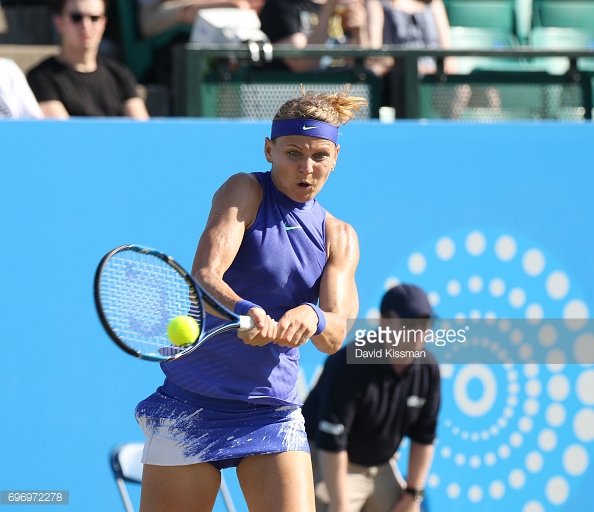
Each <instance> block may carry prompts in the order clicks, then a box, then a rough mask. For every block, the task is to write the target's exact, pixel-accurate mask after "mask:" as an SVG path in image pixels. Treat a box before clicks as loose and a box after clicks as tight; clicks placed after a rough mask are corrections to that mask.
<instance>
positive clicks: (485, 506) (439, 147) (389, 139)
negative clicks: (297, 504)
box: [0, 120, 594, 512]
mask: <svg viewBox="0 0 594 512" xmlns="http://www.w3.org/2000/svg"><path fill="white" fill-rule="evenodd" d="M268 131H269V124H268V123H257V122H256V123H253V122H238V121H216V122H215V121H200V120H191V121H190V120H187V121H184V120H175V121H174V120H172V121H165V120H164V121H157V120H154V121H150V122H148V123H133V122H127V121H97V120H94V121H93V120H76V121H75V120H73V121H69V122H64V123H59V122H50V121H47V122H46V121H44V122H8V121H7V122H2V123H0V155H2V157H1V162H0V209H1V210H0V213H1V215H0V249H1V251H0V254H1V256H0V262H1V264H0V318H1V319H2V329H1V330H0V346H1V347H2V353H3V356H4V360H3V363H2V369H1V370H0V490H51V489H61V490H69V491H70V505H69V507H70V508H69V510H73V511H74V510H76V511H95V510H123V507H122V504H121V500H120V498H119V495H118V492H117V489H116V486H115V483H114V481H113V478H112V476H111V474H110V470H109V466H108V460H107V459H108V453H109V451H110V449H111V448H112V447H113V446H114V445H116V444H118V443H120V442H124V441H140V440H141V432H140V430H139V428H138V426H137V425H136V422H135V420H134V416H133V410H134V406H135V405H136V403H137V402H138V401H139V400H140V399H142V398H144V397H145V396H147V395H148V394H150V393H151V392H152V391H153V390H154V389H155V388H156V387H157V386H158V385H159V384H160V383H161V380H162V376H161V373H160V370H159V367H158V366H157V365H154V364H152V363H148V362H144V361H140V360H135V359H133V358H131V357H129V356H127V355H125V354H124V353H123V352H121V351H120V350H119V349H118V348H117V347H116V346H115V345H114V344H113V343H112V342H111V341H109V339H108V338H107V336H106V335H105V333H104V332H103V331H102V328H101V326H100V324H99V321H98V319H97V317H96V314H95V310H94V305H93V300H92V281H93V275H94V271H95V268H96V265H97V263H98V262H99V259H100V258H101V257H102V256H103V254H105V253H106V252H107V251H108V250H110V249H111V248H113V247H115V246H117V245H120V244H123V243H140V244H144V245H150V246H152V247H157V248H159V249H162V250H164V251H166V252H169V253H171V254H172V255H174V256H175V257H176V259H177V260H178V261H179V262H180V263H181V264H182V265H184V266H186V267H189V266H190V265H191V262H192V258H193V254H194V250H195V248H196V244H197V240H198V237H199V235H200V233H201V230H202V229H203V227H204V223H205V221H206V216H207V213H208V209H209V205H210V199H211V197H212V194H213V193H214V192H215V190H216V189H217V187H218V186H219V185H220V184H221V183H222V182H223V180H224V179H225V178H226V177H227V176H229V175H230V174H232V173H235V172H239V171H244V172H251V171H262V170H267V169H268V164H267V163H266V161H265V159H264V156H263V147H264V137H265V136H266V135H267V134H268ZM593 137H594V126H593V125H591V124H579V125H578V124H576V125H573V124H548V123H538V124H521V123H519V124H500V125H473V124H447V123H441V124H439V123H435V124H433V123H431V124H427V123H414V122H410V123H408V122H400V123H395V124H392V125H383V124H379V123H377V122H366V123H364V122H359V123H358V122H352V123H350V124H349V125H347V126H345V127H343V128H341V136H340V142H341V145H342V148H341V153H340V157H339V161H338V165H337V168H336V172H335V173H333V174H332V176H331V178H330V180H329V182H328V184H327V185H326V187H325V189H324V190H323V191H322V193H321V194H320V196H319V199H320V201H321V202H322V204H323V205H324V206H325V207H326V208H327V209H328V210H329V211H330V212H331V213H333V214H334V215H335V216H337V217H339V218H341V219H343V220H345V221H347V222H349V223H350V224H352V225H353V226H354V227H355V229H356V230H357V232H358V235H359V240H360V245H361V262H360V265H359V269H358V272H357V282H358V287H359V292H360V302H361V310H360V316H361V317H365V316H367V315H369V316H374V315H376V314H377V305H378V302H379V299H380V297H381V295H382V293H383V291H384V289H385V287H386V286H389V285H390V284H391V283H394V282H397V281H403V282H404V281H406V282H413V283H416V284H419V285H421V286H422V287H423V288H425V289H426V290H427V292H428V293H429V294H430V297H431V300H432V302H433V304H434V307H435V310H436V312H437V313H438V314H439V315H440V316H441V317H442V318H454V317H460V318H485V317H497V318H528V317H531V318H541V319H549V318H550V319H563V318H572V317H574V318H589V315H590V314H591V312H592V311H593V309H594V272H593V270H594V268H593V267H594V265H593V262H594V244H593V242H592V234H593V229H592V225H593V221H594V214H593V208H592V191H593V190H594V177H593V176H594V174H593V171H594V164H593V162H594V149H593V148H594V145H593V144H592V140H593ZM502 333H504V334H505V336H508V337H509V340H511V342H513V340H514V337H516V338H517V337H518V336H520V337H521V333H517V332H515V333H505V330H504V329H503V328H502ZM588 336H591V335H588V334H587V333H576V344H577V343H594V337H588ZM578 338H579V339H578ZM576 346H577V345H576ZM323 360H324V357H323V356H322V355H321V354H318V353H316V352H315V350H314V349H313V348H312V347H311V346H308V347H307V348H306V349H305V350H304V351H303V353H302V363H303V364H302V367H303V370H304V374H305V377H306V379H307V380H308V381H310V382H311V380H312V379H313V378H315V374H316V372H317V371H318V369H319V366H320V364H322V363H323ZM528 362H529V360H528V359H527V360H526V363H528ZM442 377H443V406H442V411H441V415H440V422H439V427H438V428H439V432H438V436H439V440H438V444H437V446H436V454H435V460H434V463H433V466H432V469H431V473H430V476H429V479H428V488H427V494H428V499H427V506H428V508H429V510H430V511H431V512H436V511H438V512H439V511H452V510H456V511H458V510H459V511H465V512H466V511H473V510H479V509H480V510H481V511H482V512H484V511H495V510H500V509H502V508H505V509H507V510H510V511H512V510H513V511H521V512H543V511H570V510H571V511H572V512H582V511H583V512H585V511H588V510H591V492H589V491H590V490H591V488H592V485H594V367H593V366H592V365H576V364H566V365H564V364H557V365H552V364H548V365H547V364H536V365H535V364H500V365H478V364H477V365H443V367H442ZM406 450H407V447H406V443H405V446H404V447H403V457H402V459H401V460H403V461H405V460H406ZM405 469H406V464H405V462H404V464H403V470H405ZM225 475H226V478H227V479H228V481H229V485H230V487H231V490H232V492H233V495H234V498H235V505H236V508H237V510H246V507H245V504H244V503H243V501H242V498H241V495H240V492H239V488H238V485H237V482H236V480H234V473H233V470H225ZM134 492H136V491H134ZM134 492H133V498H134V500H137V498H138V494H137V492H136V494H134ZM32 508H33V509H35V506H33V507H32ZM217 510H223V507H222V504H221V503H217Z"/></svg>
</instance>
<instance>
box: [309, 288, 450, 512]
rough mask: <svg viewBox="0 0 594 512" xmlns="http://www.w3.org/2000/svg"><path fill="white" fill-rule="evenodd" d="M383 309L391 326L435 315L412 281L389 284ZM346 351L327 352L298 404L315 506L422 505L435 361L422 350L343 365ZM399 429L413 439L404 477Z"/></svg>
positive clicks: (377, 509)
mask: <svg viewBox="0 0 594 512" xmlns="http://www.w3.org/2000/svg"><path fill="white" fill-rule="evenodd" d="M380 312H381V318H382V322H383V323H386V324H389V325H390V326H391V328H394V326H398V325H399V322H400V325H404V323H405V321H403V320H402V319H413V318H415V319H417V318H418V319H426V320H425V321H423V320H419V321H418V322H422V323H421V324H419V325H422V326H423V329H427V328H430V326H431V320H430V319H431V317H432V316H433V310H432V308H431V305H430V304H429V301H428V299H427V296H426V295H425V293H424V292H423V290H421V289H420V288H418V287H416V286H413V285H409V284H402V285H398V286H396V287H394V288H392V289H390V290H388V291H387V292H386V294H385V295H384V297H383V299H382V302H381V306H380ZM409 324H410V321H409ZM396 328H397V327H396ZM347 350H348V348H347V346H345V347H343V348H342V349H341V350H339V351H338V352H337V353H336V354H334V355H331V356H329V357H328V359H327V361H326V364H325V366H324V371H323V373H322V375H321V376H320V379H319V380H318V382H317V384H316V385H315V387H314V388H313V389H312V391H311V393H310V394H309V396H308V397H307V400H306V401H305V404H304V405H303V414H304V416H305V428H306V431H307V435H308V438H309V441H310V446H311V449H312V462H313V465H314V480H315V484H316V510H317V511H318V512H324V511H331V512H354V511H362V512H415V511H419V510H420V503H421V501H422V500H423V488H424V485H425V480H426V478H427V474H428V472H429V468H430V466H431V462H432V460H433V451H434V447H433V441H434V439H435V434H436V426H437V415H438V411H439V406H440V376H439V367H438V365H437V362H436V360H435V358H434V357H433V356H432V355H431V354H430V353H429V352H428V351H425V357H424V358H423V360H422V361H420V360H419V359H416V360H404V361H403V360H402V359H399V360H396V359H393V360H391V361H387V362H386V363H384V364H381V363H378V362H375V363H372V362H370V363H365V362H364V363H362V364H361V363H360V364H347ZM404 436H407V437H409V438H410V440H411V448H410V457H409V462H408V475H407V479H406V481H405V480H404V479H403V477H402V476H401V475H400V473H399V471H398V469H397V467H396V455H395V454H396V451H397V450H398V447H399V446H400V443H401V441H402V438H403V437H404Z"/></svg>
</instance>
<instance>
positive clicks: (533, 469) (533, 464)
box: [524, 451, 544, 473]
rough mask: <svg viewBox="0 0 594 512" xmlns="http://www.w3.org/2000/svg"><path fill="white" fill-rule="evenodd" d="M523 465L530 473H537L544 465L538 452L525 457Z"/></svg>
mask: <svg viewBox="0 0 594 512" xmlns="http://www.w3.org/2000/svg"><path fill="white" fill-rule="evenodd" d="M524 463H525V466H526V469H527V470H528V471H530V473H538V472H539V471H540V470H541V469H542V467H543V465H544V459H543V456H542V454H541V453H540V452H537V451H533V452H530V453H529V454H528V455H526V460H525V462H524Z"/></svg>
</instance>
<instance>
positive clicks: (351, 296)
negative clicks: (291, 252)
mask: <svg viewBox="0 0 594 512" xmlns="http://www.w3.org/2000/svg"><path fill="white" fill-rule="evenodd" d="M326 253H327V260H326V266H325V267H324V272H323V273H322V277H321V280H320V297H319V308H320V309H321V311H322V313H323V316H324V318H325V322H326V326H325V328H324V330H323V331H322V332H321V333H320V334H318V335H315V332H316V330H317V329H318V323H319V320H320V319H319V317H318V314H317V313H316V311H315V310H314V309H313V308H312V307H311V306H309V305H301V306H298V307H296V308H294V309H291V310H289V311H288V312H287V313H286V314H285V315H283V317H282V318H281V319H280V320H279V323H278V327H279V331H278V335H279V338H278V339H277V343H278V344H279V345H283V346H299V345H302V344H303V343H305V341H306V340H307V339H308V338H309V339H311V340H312V342H313V344H314V345H315V346H316V348H317V349H318V350H320V351H321V352H324V353H325V354H333V353H334V352H336V351H337V350H338V349H339V348H340V347H341V345H342V342H343V341H344V339H345V338H346V335H347V333H348V330H349V329H350V327H351V325H349V320H353V319H355V318H356V316H357V312H358V311H359V296H358V294H357V285H356V283H355V271H356V269H357V264H358V263H359V241H358V239H357V234H356V233H355V230H354V229H353V228H352V227H351V226H350V225H349V224H347V223H345V222H342V221H340V220H338V219H337V218H336V217H333V216H332V215H330V214H329V213H327V214H326Z"/></svg>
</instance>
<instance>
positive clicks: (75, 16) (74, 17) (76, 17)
mask: <svg viewBox="0 0 594 512" xmlns="http://www.w3.org/2000/svg"><path fill="white" fill-rule="evenodd" d="M68 17H69V18H70V21H72V23H77V24H78V23H80V22H81V21H82V20H83V19H84V18H89V19H90V20H91V23H97V22H98V21H99V20H102V19H103V18H104V17H105V16H104V15H103V14H83V13H81V12H69V13H68Z"/></svg>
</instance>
